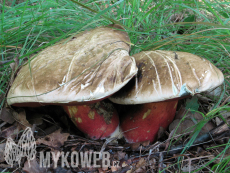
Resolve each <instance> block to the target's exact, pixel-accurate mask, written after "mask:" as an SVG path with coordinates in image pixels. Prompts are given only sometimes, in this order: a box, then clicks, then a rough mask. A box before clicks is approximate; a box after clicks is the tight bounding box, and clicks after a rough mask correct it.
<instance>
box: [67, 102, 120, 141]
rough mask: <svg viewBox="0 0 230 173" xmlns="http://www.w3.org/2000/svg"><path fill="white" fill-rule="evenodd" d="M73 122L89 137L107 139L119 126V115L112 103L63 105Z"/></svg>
mask: <svg viewBox="0 0 230 173" xmlns="http://www.w3.org/2000/svg"><path fill="white" fill-rule="evenodd" d="M63 108H64V109H65V111H66V112H67V114H68V115H69V117H70V119H71V120H72V122H73V123H74V124H75V125H76V126H77V128H78V129H79V130H81V131H82V132H83V133H85V134H86V135H87V136H88V137H89V138H91V139H94V140H97V139H105V138H106V137H109V136H110V135H111V134H112V133H113V132H114V131H115V130H116V129H117V128H119V127H118V126H119V117H118V114H117V111H116V110H115V109H114V108H113V106H112V104H110V103H105V102H98V103H95V104H90V105H77V106H63Z"/></svg>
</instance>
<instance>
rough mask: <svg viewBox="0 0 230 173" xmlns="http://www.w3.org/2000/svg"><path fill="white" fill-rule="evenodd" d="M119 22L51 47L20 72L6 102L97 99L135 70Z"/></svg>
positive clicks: (25, 103) (26, 103) (70, 102)
mask: <svg viewBox="0 0 230 173" xmlns="http://www.w3.org/2000/svg"><path fill="white" fill-rule="evenodd" d="M117 28H118V29H123V28H122V27H121V26H119V25H109V27H99V28H96V29H93V30H90V31H85V32H83V33H80V34H76V35H73V36H71V37H69V38H67V39H65V40H63V41H61V42H59V43H57V44H55V45H53V46H50V47H48V48H46V49H44V50H43V51H41V52H40V53H39V54H37V55H35V56H34V57H33V58H32V60H30V61H28V62H27V64H26V65H24V66H23V67H22V68H21V70H20V71H19V73H18V75H17V77H16V79H15V81H14V82H13V84H12V86H11V88H10V90H9V93H8V96H7V102H8V104H9V105H14V106H41V105H46V104H57V105H58V104H60V105H63V104H65V105H74V104H76V103H82V104H85V103H86V102H96V101H98V100H102V99H104V98H106V97H108V96H110V95H112V94H113V93H115V92H116V91H118V90H119V89H120V88H122V87H123V86H124V85H125V84H126V83H127V82H128V81H129V80H130V79H131V78H132V77H133V76H134V75H135V74H136V73H137V67H136V63H135V60H134V58H133V57H130V56H129V49H130V46H129V45H128V44H127V42H130V40H129V37H128V34H127V33H126V32H124V31H120V30H117Z"/></svg>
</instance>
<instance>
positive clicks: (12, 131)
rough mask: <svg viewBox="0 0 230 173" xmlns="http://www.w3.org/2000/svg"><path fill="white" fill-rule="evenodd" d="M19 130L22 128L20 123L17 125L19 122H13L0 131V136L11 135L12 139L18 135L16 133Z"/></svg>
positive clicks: (6, 136)
mask: <svg viewBox="0 0 230 173" xmlns="http://www.w3.org/2000/svg"><path fill="white" fill-rule="evenodd" d="M20 130H22V127H21V125H19V123H17V122H15V123H14V124H13V125H12V126H10V127H8V128H6V129H4V130H3V131H2V132H1V133H0V137H1V138H8V137H11V138H12V139H14V138H15V137H16V136H17V135H18V133H19V132H20Z"/></svg>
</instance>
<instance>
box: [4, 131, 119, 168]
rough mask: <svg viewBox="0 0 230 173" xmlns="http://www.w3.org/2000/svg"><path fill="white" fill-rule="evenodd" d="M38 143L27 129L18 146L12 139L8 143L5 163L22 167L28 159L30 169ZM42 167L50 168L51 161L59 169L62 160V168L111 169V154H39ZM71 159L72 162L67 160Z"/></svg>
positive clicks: (117, 164)
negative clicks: (59, 161) (23, 161)
mask: <svg viewBox="0 0 230 173" xmlns="http://www.w3.org/2000/svg"><path fill="white" fill-rule="evenodd" d="M36 154H37V152H36V141H35V138H34V136H33V132H32V130H31V128H30V127H27V128H26V130H25V131H24V132H23V134H22V136H21V137H20V139H19V141H18V144H16V143H15V142H14V141H13V139H12V138H10V137H9V138H8V139H7V141H6V146H5V152H4V158H5V161H6V162H7V163H8V164H9V165H10V166H11V167H13V164H14V163H15V162H18V164H19V167H20V162H21V158H23V157H27V160H28V163H29V167H30V161H31V160H33V159H35V157H36ZM39 155H40V156H39V158H40V167H43V168H49V167H50V162H51V159H52V160H53V164H54V165H53V166H54V168H57V163H58V160H59V159H60V160H61V167H67V168H69V167H70V166H71V167H73V168H76V167H78V166H79V165H80V166H81V167H82V168H85V167H88V168H89V167H94V168H99V167H110V165H111V162H110V153H109V152H77V151H73V152H66V153H64V152H59V151H55V152H49V151H47V152H39ZM67 158H69V160H70V162H69V161H68V160H67ZM119 163H120V162H119V161H113V162H112V166H114V167H119Z"/></svg>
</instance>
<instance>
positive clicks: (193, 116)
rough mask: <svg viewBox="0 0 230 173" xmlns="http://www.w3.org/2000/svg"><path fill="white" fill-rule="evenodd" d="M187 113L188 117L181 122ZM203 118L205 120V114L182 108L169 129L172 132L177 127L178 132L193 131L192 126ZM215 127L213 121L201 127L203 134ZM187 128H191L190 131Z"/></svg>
mask: <svg viewBox="0 0 230 173" xmlns="http://www.w3.org/2000/svg"><path fill="white" fill-rule="evenodd" d="M185 114H186V117H185V119H184V121H183V122H181V123H180V121H181V119H182V118H183V117H184V116H185ZM201 120H203V116H202V115H201V114H200V113H198V112H195V113H192V112H190V111H188V112H187V110H186V109H185V108H181V109H180V110H179V111H178V113H177V114H176V117H175V120H174V121H173V122H172V123H171V124H170V125H169V131H170V132H171V131H172V130H174V129H176V128H177V130H176V134H181V133H185V132H192V131H193V129H194V128H192V129H191V128H190V127H192V126H194V125H195V123H196V122H197V123H198V122H199V121H201ZM195 121H196V122H195ZM179 123H180V125H179ZM178 125H179V126H178ZM214 127H215V126H214V124H213V123H212V122H208V123H206V124H205V125H204V127H203V128H202V129H201V134H204V133H207V132H209V131H210V130H212V129H213V128H214ZM186 129H189V131H188V130H186Z"/></svg>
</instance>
